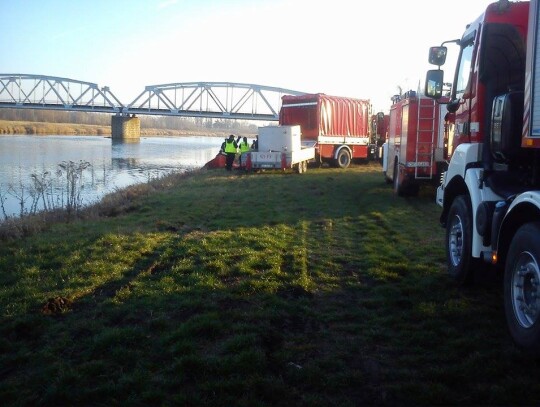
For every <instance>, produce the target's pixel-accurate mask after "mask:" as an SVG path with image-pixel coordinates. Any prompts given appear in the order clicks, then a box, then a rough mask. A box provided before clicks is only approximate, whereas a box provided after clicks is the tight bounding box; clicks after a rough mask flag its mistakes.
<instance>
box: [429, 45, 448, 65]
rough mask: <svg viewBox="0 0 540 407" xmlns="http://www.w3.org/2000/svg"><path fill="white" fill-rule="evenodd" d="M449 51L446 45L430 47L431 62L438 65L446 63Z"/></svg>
mask: <svg viewBox="0 0 540 407" xmlns="http://www.w3.org/2000/svg"><path fill="white" fill-rule="evenodd" d="M447 51H448V48H446V47H431V48H430V49H429V63H430V64H431V65H437V66H441V65H444V63H445V62H446V53H447Z"/></svg>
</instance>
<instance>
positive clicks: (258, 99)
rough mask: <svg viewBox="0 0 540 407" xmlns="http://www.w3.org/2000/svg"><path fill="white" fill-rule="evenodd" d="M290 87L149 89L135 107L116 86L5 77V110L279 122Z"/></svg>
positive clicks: (0, 79) (1, 78)
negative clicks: (114, 90)
mask: <svg viewBox="0 0 540 407" xmlns="http://www.w3.org/2000/svg"><path fill="white" fill-rule="evenodd" d="M304 93H305V92H298V91H294V90H290V89H282V88H276V87H271V86H262V85H254V84H245V83H230V82H186V83H169V84H163V85H151V86H146V87H145V89H144V90H143V91H142V92H141V93H140V94H139V96H137V97H136V98H135V100H133V101H132V102H131V103H129V104H124V103H122V102H120V100H118V98H117V97H116V96H115V95H114V94H113V93H112V92H111V90H110V88H109V87H107V86H105V87H101V88H100V87H99V86H98V85H97V84H95V83H90V82H83V81H78V80H74V79H68V78H59V77H55V76H45V75H26V74H0V108H17V109H46V110H68V111H79V112H100V113H113V114H116V115H124V116H129V115H161V116H185V117H205V118H227V119H242V120H267V121H275V120H278V118H279V109H280V107H281V97H282V96H283V95H301V94H304Z"/></svg>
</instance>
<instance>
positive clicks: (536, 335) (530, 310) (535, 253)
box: [504, 222, 540, 353]
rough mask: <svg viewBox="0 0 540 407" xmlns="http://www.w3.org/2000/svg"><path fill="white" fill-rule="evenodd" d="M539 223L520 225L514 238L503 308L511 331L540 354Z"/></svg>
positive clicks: (507, 263)
mask: <svg viewBox="0 0 540 407" xmlns="http://www.w3.org/2000/svg"><path fill="white" fill-rule="evenodd" d="M539 262H540V222H534V223H528V224H525V225H523V226H521V227H520V228H519V229H518V231H517V232H516V235H515V236H514V238H513V239H512V243H511V244H510V248H509V250H508V256H507V258H506V265H505V273H504V310H505V313H506V321H507V324H508V328H509V330H510V334H511V335H512V337H513V339H514V341H515V342H516V343H517V344H518V345H519V346H521V347H523V348H525V349H527V350H529V351H533V352H535V353H540V318H539V317H540V266H539Z"/></svg>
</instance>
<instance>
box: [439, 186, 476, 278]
mask: <svg viewBox="0 0 540 407" xmlns="http://www.w3.org/2000/svg"><path fill="white" fill-rule="evenodd" d="M471 253H472V209H471V202H470V199H469V197H467V196H465V195H460V196H458V197H456V199H454V202H452V206H451V207H450V210H449V211H448V220H447V223H446V259H447V263H448V274H450V276H451V277H452V278H453V279H454V280H455V281H456V282H457V283H459V284H460V285H467V284H470V283H471V282H472V277H473V268H474V267H475V266H477V265H478V263H479V260H476V259H473V257H472V255H471Z"/></svg>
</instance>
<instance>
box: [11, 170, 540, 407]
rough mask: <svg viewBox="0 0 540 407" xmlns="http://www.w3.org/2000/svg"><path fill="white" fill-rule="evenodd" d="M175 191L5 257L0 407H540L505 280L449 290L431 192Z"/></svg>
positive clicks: (322, 186)
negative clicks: (508, 310)
mask: <svg viewBox="0 0 540 407" xmlns="http://www.w3.org/2000/svg"><path fill="white" fill-rule="evenodd" d="M169 180H170V186H169V187H168V188H165V189H163V190H160V191H156V192H154V193H152V194H150V195H146V196H140V197H133V198H132V199H131V200H130V202H129V205H126V206H125V207H124V208H123V209H122V211H119V214H118V215H117V216H111V217H102V218H99V219H93V220H88V221H77V222H75V223H70V224H65V223H64V224H57V225H54V226H53V227H51V228H49V229H48V230H47V231H44V232H40V233H37V234H34V235H32V236H30V237H26V238H24V239H19V240H12V241H7V242H4V243H3V245H2V246H1V247H0V270H2V272H1V273H0V313H1V314H0V315H1V316H0V318H1V320H0V404H2V405H185V406H250V407H251V406H270V405H276V406H293V405H294V406H357V405H373V404H376V405H392V406H393V405H471V404H476V405H478V404H481V405H538V404H539V403H540V382H539V381H538V377H539V374H540V363H539V362H540V359H536V358H533V357H531V356H529V355H527V354H525V353H522V352H521V351H520V350H519V349H518V348H516V347H515V346H514V345H513V343H512V341H511V339H510V337H509V335H508V333H507V331H506V325H505V320H504V315H503V308H502V296H501V285H500V276H498V275H495V273H494V275H491V276H490V275H486V276H484V277H483V278H482V279H480V280H479V281H478V282H477V284H476V286H475V287H474V288H470V289H467V290H463V289H458V288H457V287H456V286H454V284H453V283H452V281H451V280H450V279H449V277H448V276H447V275H446V266H445V254H444V231H443V229H442V228H441V227H440V226H439V224H438V217H439V214H440V208H439V207H438V206H437V205H436V204H435V203H434V190H433V189H430V188H425V189H422V190H421V193H420V196H418V197H416V198H407V199H404V198H396V197H394V196H393V195H392V191H391V187H390V186H388V185H387V184H385V182H384V180H383V176H382V173H381V170H380V167H379V166H378V165H377V164H369V165H358V166H353V167H352V168H349V169H347V170H345V171H342V170H338V169H327V168H321V169H311V168H310V169H309V170H308V172H307V173H306V174H302V175H298V174H293V173H280V172H267V173H260V174H250V175H244V174H240V173H238V174H236V173H233V174H232V175H231V174H228V173H226V172H225V171H224V170H212V171H201V172H196V173H194V174H192V175H190V176H188V177H178V178H175V177H174V176H173V177H170V179H169ZM52 299H55V300H52ZM51 300H52V301H51Z"/></svg>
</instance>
